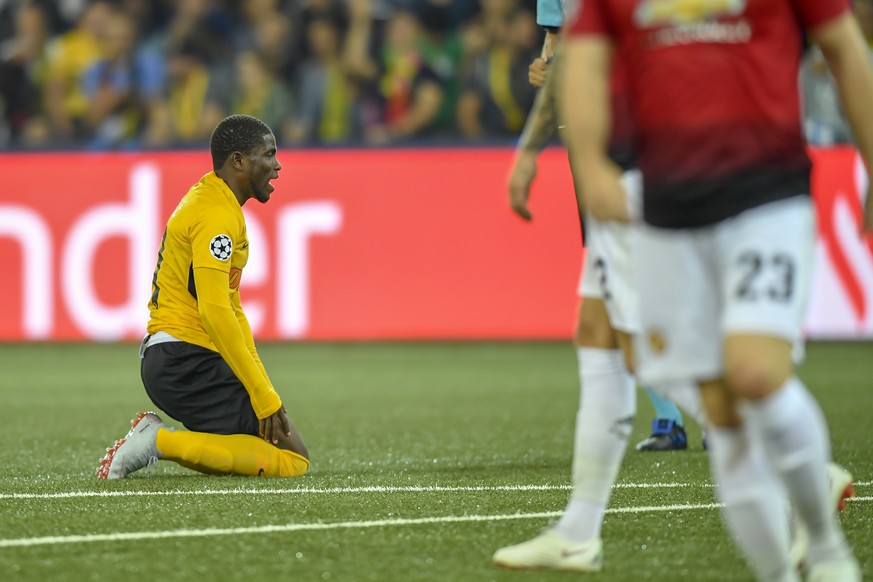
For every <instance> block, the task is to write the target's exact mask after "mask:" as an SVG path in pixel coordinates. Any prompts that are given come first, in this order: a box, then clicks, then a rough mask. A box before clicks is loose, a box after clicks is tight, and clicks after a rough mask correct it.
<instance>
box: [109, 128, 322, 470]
mask: <svg viewBox="0 0 873 582" xmlns="http://www.w3.org/2000/svg"><path fill="white" fill-rule="evenodd" d="M209 147H210V150H211V153H212V165H213V171H212V172H209V173H208V174H206V175H205V176H203V178H202V179H201V180H200V181H199V182H198V183H197V184H195V185H194V186H192V187H191V189H190V190H189V191H188V194H187V195H186V196H185V197H184V198H183V199H182V201H181V202H180V203H179V205H178V206H177V207H176V209H175V211H174V212H173V214H172V215H171V216H170V218H169V220H168V221H167V228H166V230H165V231H164V237H163V240H162V242H161V248H160V251H159V252H158V261H157V266H156V267H155V272H154V277H153V279H152V296H151V301H150V302H149V310H150V313H151V316H150V320H149V324H148V335H147V336H146V337H145V339H144V340H143V343H142V346H141V348H140V356H141V358H142V366H141V372H142V381H143V385H144V386H145V389H146V392H147V393H148V395H149V398H151V400H152V402H154V403H155V405H156V406H157V407H159V408H160V409H162V410H164V411H165V412H166V413H167V414H168V415H169V416H171V417H172V418H174V419H176V420H178V421H179V422H181V423H182V424H183V425H185V427H186V428H188V429H189V431H190V432H189V431H175V430H174V429H172V428H169V427H167V426H166V425H165V424H164V422H163V421H162V420H161V418H160V417H159V416H158V415H157V414H155V413H153V412H143V413H140V414H138V415H137V416H136V418H135V419H134V420H133V421H132V423H131V424H132V425H133V426H132V427H131V429H130V432H128V433H127V435H126V436H125V437H124V438H122V439H121V440H119V441H117V442H116V443H115V444H114V445H113V446H112V447H110V448H109V449H107V452H106V456H104V457H103V459H102V460H101V461H100V467H99V468H98V469H97V476H98V477H99V478H101V479H122V478H124V477H126V476H127V475H129V474H130V473H132V472H134V471H137V470H139V469H142V468H143V467H146V466H148V465H150V464H152V463H155V462H157V460H158V459H165V460H169V461H175V462H177V463H179V464H180V465H183V466H185V467H188V468H191V469H195V470H197V471H201V472H203V473H213V474H231V473H233V474H238V475H253V476H260V475H263V476H276V477H294V476H300V475H303V474H304V473H306V471H307V469H308V468H309V453H308V451H307V450H306V446H305V445H304V444H303V440H302V439H301V438H300V435H299V434H298V433H297V430H296V429H295V428H294V425H292V424H291V422H290V421H289V420H288V416H287V414H286V412H285V407H284V406H283V405H282V402H281V401H280V399H279V395H278V394H277V393H276V391H275V390H274V388H273V385H272V383H271V382H270V379H269V377H268V376H267V372H266V370H265V369H264V366H263V364H262V363H261V360H260V358H259V357H258V353H257V350H256V349H255V343H254V339H253V338H252V331H251V327H250V326H249V323H248V320H247V319H246V316H245V314H244V313H243V310H242V305H241V303H240V297H239V284H240V278H241V276H242V269H243V268H244V267H245V265H246V262H247V260H248V256H249V248H248V247H249V244H248V239H247V238H246V226H245V219H244V217H243V213H242V205H243V204H245V203H246V201H247V200H248V199H249V198H254V199H256V200H257V201H258V202H261V203H265V202H267V201H268V200H269V199H270V194H271V193H272V192H273V189H274V188H273V185H272V184H271V183H270V182H271V180H273V179H275V178H278V176H279V170H280V169H281V167H282V166H281V165H280V164H279V162H278V160H277V159H276V138H275V137H274V135H273V132H272V131H271V130H270V128H269V127H268V126H267V125H266V124H265V123H263V122H262V121H260V120H258V119H256V118H254V117H250V116H247V115H232V116H230V117H227V118H226V119H224V120H222V121H221V122H220V123H219V124H218V125H217V126H216V127H215V130H214V131H213V133H212V137H211V138H210V142H209Z"/></svg>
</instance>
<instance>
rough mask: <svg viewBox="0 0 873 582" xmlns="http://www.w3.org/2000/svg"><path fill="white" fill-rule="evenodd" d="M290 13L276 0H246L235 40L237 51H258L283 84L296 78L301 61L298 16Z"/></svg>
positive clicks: (292, 81)
mask: <svg viewBox="0 0 873 582" xmlns="http://www.w3.org/2000/svg"><path fill="white" fill-rule="evenodd" d="M289 12H290V11H287V10H284V9H283V8H282V5H281V2H279V1H278V0H246V1H245V2H243V3H242V13H243V15H244V17H245V19H244V21H243V25H242V28H241V30H240V31H239V33H238V35H237V36H238V38H237V41H236V50H237V51H244V50H251V51H255V52H256V53H258V54H259V55H260V56H261V59H262V60H263V61H264V63H265V64H266V66H267V67H268V68H269V69H270V70H271V71H272V72H273V73H275V74H276V76H277V77H278V78H279V80H280V81H281V82H282V83H285V84H290V83H294V82H295V81H296V69H297V67H298V63H299V61H300V54H299V52H300V47H299V45H300V42H299V40H298V38H297V34H298V30H297V25H298V24H299V18H298V19H295V18H293V17H292V16H289ZM271 125H272V124H271Z"/></svg>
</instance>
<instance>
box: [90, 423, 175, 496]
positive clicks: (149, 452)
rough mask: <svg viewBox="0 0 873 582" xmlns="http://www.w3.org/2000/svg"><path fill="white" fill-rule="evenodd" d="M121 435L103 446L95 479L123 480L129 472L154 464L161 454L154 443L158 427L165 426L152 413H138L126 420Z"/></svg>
mask: <svg viewBox="0 0 873 582" xmlns="http://www.w3.org/2000/svg"><path fill="white" fill-rule="evenodd" d="M130 425H131V426H130V430H129V431H128V432H127V434H126V435H125V436H124V438H122V439H120V440H117V441H115V444H113V445H112V446H111V447H109V448H108V449H106V455H104V456H103V458H102V459H100V466H99V467H97V477H98V478H99V479H124V478H125V477H126V476H127V475H129V474H130V473H133V472H134V471H139V470H140V469H142V468H143V467H147V466H149V465H152V464H155V463H157V461H158V459H159V458H160V457H161V454H160V453H159V452H158V448H157V445H156V441H157V437H158V429H159V428H161V427H163V426H166V425H165V424H164V421H163V420H161V417H160V416H158V415H157V414H155V413H154V412H140V413H139V414H137V415H136V418H134V419H133V420H131V421H130Z"/></svg>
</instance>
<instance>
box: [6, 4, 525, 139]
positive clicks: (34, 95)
mask: <svg viewBox="0 0 873 582" xmlns="http://www.w3.org/2000/svg"><path fill="white" fill-rule="evenodd" d="M541 43H542V31H541V30H540V29H539V28H538V27H537V25H536V18H535V0H0V148H4V149H8V148H19V149H20V148H24V149H28V148H64V147H73V148H93V149H128V148H136V149H139V148H164V147H185V146H189V145H200V144H203V143H206V141H207V140H208V137H209V134H210V132H211V130H212V128H213V127H214V126H215V124H216V123H217V122H218V121H219V120H220V119H221V118H223V117H224V116H225V115H228V114H230V113H247V114H250V115H254V116H257V117H260V118H261V119H263V120H265V121H266V122H267V123H268V124H269V125H270V126H271V127H272V128H273V130H274V132H275V133H276V137H277V139H278V140H279V142H280V143H281V144H284V145H294V144H307V145H342V144H356V145H359V144H380V145H381V144H393V143H404V142H409V141H410V140H418V139H427V140H431V141H439V140H440V139H454V140H458V139H465V140H470V139H472V140H480V141H481V140H490V139H500V138H506V137H509V136H513V135H517V134H518V133H519V132H520V130H521V128H522V125H523V123H524V120H525V116H526V114H527V111H528V109H529V108H530V106H531V104H532V102H533V98H534V90H533V89H532V88H531V87H530V85H529V84H528V82H527V68H528V65H529V63H530V62H531V60H533V58H534V57H535V56H537V55H538V53H539V49H540V47H541Z"/></svg>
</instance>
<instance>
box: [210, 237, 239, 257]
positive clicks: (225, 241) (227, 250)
mask: <svg viewBox="0 0 873 582" xmlns="http://www.w3.org/2000/svg"><path fill="white" fill-rule="evenodd" d="M209 252H210V253H212V256H213V257H215V258H216V259H218V260H219V261H226V260H228V259H229V258H230V255H232V254H233V242H231V240H230V237H229V236H227V235H226V234H219V235H218V236H215V237H213V238H212V240H211V241H209Z"/></svg>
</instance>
